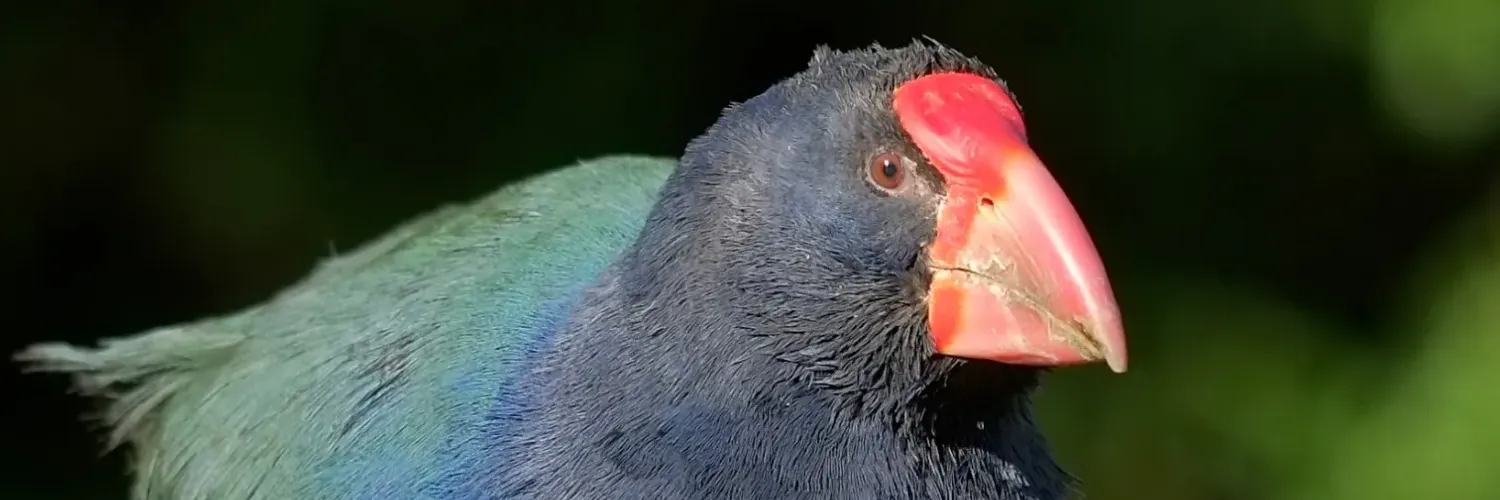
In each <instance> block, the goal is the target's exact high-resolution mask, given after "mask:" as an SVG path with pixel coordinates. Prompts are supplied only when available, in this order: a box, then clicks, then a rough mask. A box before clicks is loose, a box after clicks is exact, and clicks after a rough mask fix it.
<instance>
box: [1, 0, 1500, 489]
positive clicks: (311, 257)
mask: <svg viewBox="0 0 1500 500" xmlns="http://www.w3.org/2000/svg"><path fill="white" fill-rule="evenodd" d="M918 35H931V36H933V37H935V38H937V39H938V40H940V41H942V42H944V43H947V44H949V45H953V46H955V47H957V48H959V49H961V50H964V51H966V52H969V53H971V54H974V55H977V56H979V57H981V58H982V59H984V60H986V61H988V62H990V63H991V64H992V65H994V66H996V68H997V69H998V70H999V71H1000V72H1001V73H1002V74H1003V75H1005V76H1006V77H1007V78H1008V79H1009V82H1010V84H1011V85H1012V87H1013V89H1014V90H1016V92H1017V93H1019V94H1020V97H1021V102H1022V105H1023V106H1025V109H1026V112H1027V114H1028V116H1027V120H1028V124H1029V129H1030V135H1031V137H1032V142H1033V145H1034V146H1035V147H1036V149H1037V150H1038V151H1039V153H1040V154H1041V156H1042V158H1043V159H1044V160H1046V161H1047V162H1048V163H1049V165H1050V166H1051V167H1052V169H1053V170H1054V171H1055V173H1056V175H1057V176H1058V177H1059V179H1060V180H1061V181H1062V183H1063V184H1064V186H1065V187H1066V188H1067V189H1068V190H1069V191H1070V193H1071V194H1072V196H1073V198H1074V201H1075V203H1076V204H1077V205H1078V207H1079V209H1080V211H1081V212H1082V213H1083V215H1084V217H1085V219H1086V222H1087V223H1088V224H1089V226H1090V228H1091V230H1092V231H1093V233H1094V236H1095V240H1096V242H1097V243H1098V245H1099V247H1100V249H1101V252H1102V253H1103V254H1104V257H1105V260H1106V264H1107V265H1108V266H1109V268H1110V270H1111V273H1112V275H1113V276H1114V281H1115V287H1116V291H1117V293H1118V295H1119V298H1120V301H1121V303H1122V306H1123V307H1124V310H1125V315H1126V323H1127V327H1128V330H1129V335H1130V338H1131V353H1132V363H1131V365H1132V367H1131V371H1130V372H1129V373H1128V374H1127V375H1124V376H1114V375H1109V374H1107V373H1106V372H1105V371H1104V370H1103V369H1101V368H1097V367H1094V368H1085V369H1076V370H1062V371H1059V372H1058V373H1056V374H1054V375H1053V376H1052V377H1051V378H1050V383H1049V385H1048V386H1047V387H1046V389H1045V391H1044V393H1043V394H1042V395H1041V396H1040V397H1039V400H1040V406H1041V412H1042V414H1043V417H1044V421H1045V425H1046V427H1047V429H1048V431H1049V435H1050V436H1051V438H1052V439H1053V441H1054V442H1055V443H1056V445H1057V447H1058V450H1059V454H1060V456H1061V458H1062V459H1063V460H1064V462H1065V463H1066V464H1067V465H1068V466H1069V467H1070V468H1071V470H1072V471H1073V472H1074V473H1075V474H1076V475H1078V476H1079V477H1080V478H1082V479H1083V481H1084V483H1083V484H1082V485H1081V488H1082V490H1083V491H1084V492H1086V493H1087V495H1088V498H1092V499H1136V498H1153V499H1162V500H1176V499H1181V500H1190V499H1191V500H1199V499H1267V500H1311V499H1326V500H1341V499H1348V500H1354V499H1360V500H1370V499H1409V498H1425V497H1429V496H1432V497H1442V498H1449V499H1470V498H1472V499H1490V498H1500V476H1496V475H1494V474H1488V473H1487V469H1489V468H1490V467H1491V466H1490V464H1493V463H1496V462H1497V461H1500V398H1497V397H1495V396H1492V393H1494V392H1495V391H1496V387H1497V384H1500V310H1497V309H1495V308H1493V307H1492V306H1494V305H1496V304H1500V184H1496V182H1495V181H1496V180H1497V179H1496V175H1495V173H1496V170H1497V168H1496V167H1497V166H1500V164H1497V160H1500V147H1497V139H1500V3H1497V2H1494V1H1492V0H1265V1H1249V0H1236V1H1230V2H1226V3H1209V2H1193V1H1189V0H1151V1H1148V2H1113V1H1108V0H1083V1H1079V2H1063V3H1050V2H1018V1H1001V2H995V1H981V0H958V1H953V2H943V3H941V4H932V5H928V6H922V7H919V6H917V4H913V3H911V2H896V1H894V0H890V1H877V2H865V3H862V4H861V5H860V6H859V7H857V8H855V7H850V6H847V5H835V4H833V3H827V4H818V5H812V4H805V3H792V2H786V3H763V2H762V3H749V2H745V3H730V4H718V3H712V2H654V3H649V4H648V3H640V4H627V3H621V2H594V3H586V2H553V3H540V4H538V5H532V4H528V5H518V6H516V5H505V3H504V2H477V1H463V0H426V1H423V2H412V1H409V0H372V1H363V2H345V1H338V0H270V1H265V2H241V3H234V2H199V3H192V2H177V3H173V2H166V1H161V0H140V1H138V2H126V3H121V2H102V1H101V2H88V1H82V0H67V1H60V2H53V3H50V4H47V3H40V2H29V3H19V4H12V5H7V6H0V256H3V257H4V259H0V283H3V286H0V293H3V294H4V295H3V296H0V299H3V300H0V304H3V305H0V307H3V308H4V309H3V310H0V313H3V314H4V317H6V318H9V319H11V320H12V324H11V327H8V328H5V329H3V330H0V331H4V332H5V333H6V335H5V336H4V337H3V338H4V341H5V344H4V346H3V347H6V348H7V350H9V348H14V347H18V346H20V345H22V344H25V343H28V342H32V341H36V340H41V339H59V338H61V339H69V340H74V341H88V340H91V339H95V338H99V337H103V336H110V335H119V334H123V333H127V332H131V331H135V330H139V329H143V328H146V327H150V326H155V325H158V324H162V323H168V322H175V321H182V320H187V319H191V318H194V317H198V316H202V315H206V314H213V313H217V312H223V311H227V310H232V309H235V308H238V307H242V306H244V305H246V304H249V303H252V302H254V301H257V300H260V299H262V298H264V297H266V296H268V295H269V294H270V293H272V292H274V291H275V290H276V289H277V288H278V287H279V286H282V285H284V284H286V283H289V282H290V281H291V280H293V279H295V278H296V277H297V276H298V275H299V274H301V273H302V272H304V271H305V270H306V269H307V268H308V267H309V266H311V265H312V263H313V262H314V261H315V260H316V259H318V258H320V257H322V256H325V255H327V254H328V253H330V252H336V251H338V250H339V249H344V248H349V247H352V246H354V245H356V244H358V243H359V242H361V241H363V240H366V239H368V238H370V237H372V236H374V235H375V234H378V233H379V232H381V231H382V230H384V229H386V228H388V227H389V226H391V225H392V224H394V223H396V222H398V221H399V220H401V219H404V218H406V217H410V216H412V215H414V214H416V213H419V212H421V211H424V210H427V209H430V208H432V207H434V206H436V205H438V204H441V203H445V202H449V201H455V200H461V199H465V198H468V197H472V196H476V195H478V194H479V193H482V192H484V191H487V190H489V189H491V188H493V187H494V186H496V185H498V184H500V183H502V182H505V181H507V180H511V179H515V178H518V177H520V176H523V175H526V174H528V173H531V172H534V171H535V170H536V169H540V168H546V167H549V166H554V165H560V164H563V163H566V162H570V161H573V160H575V159H578V158H584V157H589V156H593V155H597V154H602V153H606V152H622V151H630V152H639V153H652V154H662V155H675V154H677V153H678V152H679V151H680V149H681V147H682V145H683V144H684V143H685V142H686V141H687V140H688V139H689V138H691V137H692V136H693V135H694V134H696V133H697V132H699V131H701V130H702V129H703V128H704V127H706V126H707V125H708V124H709V123H710V122H711V121H712V120H713V119H714V118H715V117H716V114H717V112H718V110H719V109H720V108H721V107H722V106H723V105H725V104H726V103H728V102H730V101H734V100H741V99H744V98H747V97H749V96H751V95H753V94H754V93H756V92H758V91H759V90H760V89H762V88H764V87H765V86H767V85H769V84H770V83H772V82H774V81H775V80H776V79H779V78H782V77H785V76H787V75H789V74H791V73H792V72H795V71H797V70H798V69H800V68H801V67H802V65H803V64H804V63H805V61H806V59H807V58H808V56H809V55H810V53H811V48H812V47H813V46H814V45H816V44H822V43H827V44H832V45H835V46H838V47H854V46H859V45H864V44H867V43H870V42H872V41H881V42H884V43H886V44H900V43H904V42H905V41H906V40H909V39H910V38H912V37H914V36H918ZM572 201H573V202H578V200H572ZM582 202H586V200H582ZM0 380H3V381H4V382H5V386H6V388H7V391H8V396H9V397H10V399H11V401H12V402H15V403H19V408H21V410H12V411H10V412H8V413H9V414H10V415H11V418H13V419H15V420H17V421H16V422H15V423H13V424H12V425H10V426H8V427H7V428H8V429H10V430H9V431H8V432H7V433H6V434H5V435H6V437H7V439H8V440H9V441H8V442H7V444H8V445H9V446H8V447H7V452H8V453H10V454H11V455H12V456H15V457H18V458H20V460H17V461H16V462H17V464H16V465H15V466H13V467H11V468H9V469H8V470H7V471H6V472H5V473H0V491H5V492H6V493H5V494H4V496H5V498H121V497H122V495H121V494H120V491H122V488H121V487H120V485H121V483H122V480H121V479H120V476H119V471H120V470H122V466H123V464H122V461H121V459H120V457H119V456H118V455H109V456H106V457H104V458H103V459H99V458H98V455H97V453H95V450H96V449H97V442H96V439H95V438H93V437H91V436H90V435H88V434H87V433H85V428H86V427H85V426H84V425H81V424H80V423H78V422H77V421H76V420H75V418H74V416H75V415H76V414H78V413H79V412H81V411H85V410H87V409H88V408H89V407H88V405H86V404H85V403H83V402H80V401H77V400H74V399H71V398H68V397H66V396H65V395H64V394H63V390H64V386H63V383H62V381H59V380H39V379H37V378H35V377H31V378H23V377H21V376H19V375H18V374H15V373H13V372H11V371H0ZM10 407H11V406H8V408H10Z"/></svg>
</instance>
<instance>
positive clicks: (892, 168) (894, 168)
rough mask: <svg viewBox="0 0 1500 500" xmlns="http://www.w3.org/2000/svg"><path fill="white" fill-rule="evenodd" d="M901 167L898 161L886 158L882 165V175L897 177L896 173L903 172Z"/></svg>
mask: <svg viewBox="0 0 1500 500" xmlns="http://www.w3.org/2000/svg"><path fill="white" fill-rule="evenodd" d="M900 169H901V166H900V165H897V164H896V162H894V161H891V160H886V161H885V163H884V164H882V165H881V166H880V175H884V176H886V177H895V176H896V174H898V173H901V171H900Z"/></svg>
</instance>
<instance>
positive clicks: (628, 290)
mask: <svg viewBox="0 0 1500 500" xmlns="http://www.w3.org/2000/svg"><path fill="white" fill-rule="evenodd" d="M935 71H967V72H972V73H976V74H980V75H983V76H986V77H989V78H995V75H994V74H993V72H992V71H991V70H989V69H988V68H986V67H985V66H983V65H982V64H980V63H979V62H977V61H975V60H973V59H970V58H967V57H965V56H963V55H961V54H959V53H957V52H955V51H953V50H950V49H947V48H944V47H941V46H937V45H935V44H925V43H915V44H913V45H910V46H908V47H904V48H900V49H884V48H880V47H878V46H877V47H873V48H870V49H867V50H857V51H850V52H835V51H830V50H827V49H820V50H818V51H817V53H816V55H815V56H814V57H813V60H812V62H811V63H810V65H809V68H808V69H807V70H805V71H803V72H802V73H800V74H798V75H796V76H794V77H792V78H790V79H788V80H785V81H783V82H781V83H779V84H777V85H776V86H774V87H772V88H771V89H769V90H767V91H766V92H765V93H763V94H761V95H759V96H757V97H755V98H753V99H750V100H748V101H746V102H744V103H742V104H740V105H737V106H731V107H730V108H729V109H727V110H726V111H725V113H724V116H723V117H722V118H721V119H720V120H719V121H718V123H716V124H715V125H714V126H713V127H711V128H710V129H709V130H708V131H707V132H705V133H704V134H703V135H702V136H700V137H699V138H697V139H696V140H694V141H693V142H692V143H691V144H690V145H689V146H688V148H687V150H686V152H685V154H684V155H683V157H682V160H681V164H680V166H679V167H678V169H677V170H676V172H675V173H674V174H673V175H672V177H671V178H670V179H669V180H668V181H667V184H666V186H665V187H664V188H663V190H662V192H661V195H660V199H659V201H658V202H657V204H656V206H655V208H654V209H653V210H652V212H651V214H650V216H649V219H648V221H647V223H646V226H645V229H644V230H643V231H642V233H641V234H640V236H639V238H638V240H637V241H636V243H635V245H634V246H633V247H632V248H631V249H629V250H628V251H627V252H626V253H625V254H624V255H623V256H622V257H621V259H620V260H619V262H617V263H616V264H615V265H614V266H613V267H612V268H611V269H610V270H609V271H608V272H607V273H605V275H603V276H602V277H601V278H600V280H599V281H598V282H597V283H595V284H594V286H593V287H592V288H590V289H589V290H588V291H587V292H585V293H584V294H583V295H582V296H581V297H580V298H579V299H578V301H577V302H576V303H575V304H574V306H573V308H572V309H571V313H570V316H569V318H568V319H567V320H566V321H564V322H563V323H562V324H561V325H560V326H559V329H558V331H557V334H556V336H555V342H554V343H553V344H552V345H550V346H549V347H547V348H546V349H545V354H544V355H543V356H542V357H540V358H539V359H538V361H537V363H536V367H535V370H534V371H533V373H532V374H531V378H530V381H529V382H528V384H527V385H526V386H524V389H523V390H522V392H521V393H517V394H512V395H511V396H507V397H511V398H513V399H514V401H513V402H514V403H515V404H512V405H508V406H507V408H509V409H508V410H507V412H506V413H505V414H504V415H502V417H504V418H501V419H500V420H498V421H497V422H496V426H497V429H501V430H500V431H498V432H499V434H498V435H497V436H496V438H497V441H496V445H495V446H496V451H495V454H496V456H495V459H494V461H493V463H490V464H488V465H487V466H486V467H484V468H483V471H482V472H481V473H480V474H481V476H482V477H480V478H479V479H478V480H479V481H484V482H487V483H488V486H489V488H488V489H489V490H490V491H491V492H493V493H494V495H495V496H497V497H500V498H527V499H532V498H535V499H554V498H555V499H565V498H566V499H572V498H580V499H604V498H610V499H636V498H639V499H651V500H667V499H684V500H686V499H692V500H700V499H730V498H734V499H766V500H772V499H774V500H781V499H790V498H829V499H845V498H847V499H870V498H899V499H914V498H965V499H987V498H993V499H1001V498H1007V499H1011V498H1014V499H1022V498H1025V499H1052V498H1058V497H1060V496H1061V495H1062V493H1063V491H1064V489H1065V487H1066V476H1065V475H1064V474H1063V473H1062V472H1061V471H1060V470H1059V469H1058V467H1057V466H1056V465H1055V464H1054V463H1053V462H1052V460H1051V459H1050V458H1049V455H1048V452H1047V449H1046V446H1045V444H1044V442H1043V440H1042V438H1041V437H1040V435H1039V433H1038V432H1037V430H1036V429H1035V428H1034V426H1033V425H1032V423H1031V416H1030V411H1029V405H1028V403H1027V395H1028V393H1029V391H1030V389H1031V388H1032V387H1033V386H1034V385H1035V383H1036V378H1037V370H1035V369H1031V368H1022V367H1014V366H1005V365H1000V364H996V363H989V362H964V361H958V360H953V359H947V358H941V357H935V356H933V350H932V347H931V345H930V341H929V340H928V338H927V333H926V324H927V323H926V305H925V302H924V301H925V297H924V294H925V289H926V281H927V279H928V271H927V270H926V269H925V268H924V264H923V259H921V258H920V256H921V254H922V251H923V249H924V246H925V245H926V244H927V242H928V241H930V240H931V238H932V236H933V232H934V227H935V214H936V206H937V205H936V204H937V202H938V200H940V198H941V195H942V192H943V189H944V186H943V183H942V179H941V178H940V177H939V176H938V175H936V173H935V172H934V171H933V170H932V168H931V167H930V166H929V165H927V164H926V163H925V162H924V161H922V160H921V158H922V155H921V154H920V153H919V152H918V151H917V149H916V148H915V147H914V146H913V145H912V144H911V142H910V140H909V138H908V137H906V135H905V134H904V133H903V132H902V131H901V129H900V127H899V126H898V124H897V122H896V119H895V117H894V115H893V112H892V110H891V104H890V102H891V91H892V90H893V89H894V88H895V87H896V86H897V85H899V84H900V83H902V82H904V81H907V80H909V79H912V78H915V77H918V76H922V75H925V74H928V73H931V72H935ZM881 153H896V154H900V155H903V156H905V157H906V158H910V159H913V160H914V164H913V165H912V167H913V168H912V175H913V176H914V180H915V182H913V183H912V184H913V185H914V187H913V188H912V191H910V192H909V193H907V194H905V195H902V196H892V195H890V194H889V193H882V192H880V190H878V189H876V188H874V187H873V186H871V185H870V184H869V183H868V182H867V179H866V165H867V164H868V163H869V162H870V160H871V158H872V157H874V156H875V155H878V154H881ZM516 408H521V410H516Z"/></svg>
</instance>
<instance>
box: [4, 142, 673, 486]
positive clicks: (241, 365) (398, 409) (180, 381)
mask: <svg viewBox="0 0 1500 500" xmlns="http://www.w3.org/2000/svg"><path fill="white" fill-rule="evenodd" d="M674 165H675V162H674V161H672V160H666V159H658V158H648V157H633V156H614V157H605V158H600V159H596V160H592V161H588V162H583V163H579V164H577V165H573V166H569V167H566V168H562V169H558V170H554V171H551V172H548V173H545V174H541V175H539V176H535V177H532V178H529V179H526V180H523V181H520V182H517V183H515V184H511V185H508V186H505V187H503V188H501V189H499V190H497V191H495V192H494V193H492V194H490V195H488V196H486V197H484V198H482V199H480V200H478V201H476V202H474V203H472V204H469V205H467V206H463V207H448V208H443V209H440V210H437V211H436V212H434V213H431V214H428V215H425V216H422V217H419V218H417V219H415V220H413V221H410V222H408V223H406V224H404V225H402V226H400V227H398V228H396V229H395V230H393V231H392V232H390V233H389V234H387V235H385V236H383V237H381V238H379V239H378V240H376V241H373V242H371V243H368V244H366V245H364V246H363V247H361V248H359V249H357V250H356V251H354V252H352V253H350V254H348V255H344V256H340V257H335V258H332V259H329V260H327V261H325V262H323V263H320V264H319V265H318V266H317V268H316V269H315V270H313V271H312V272H311V273H310V274H309V275H308V276H307V277H305V278H304V279H302V281H300V282H299V283H296V284H294V285H292V286H290V287H289V288H287V289H285V290H283V291H281V292H280V293H278V294H277V295H276V296H274V297H272V298H270V299H269V300H267V301H265V302H263V303H261V304H257V305H254V306H252V307H249V308H246V309H244V310H242V311H239V312H236V313H234V314H229V315H226V316H223V317H217V318H208V319H203V320H199V321H194V322H189V323H185V324H180V325H175V326H169V327H165V328H160V329H156V330H152V331H148V332H145V333H142V334H140V335H137V336H131V337H125V338H119V339H111V340H106V341H104V342H103V343H102V345H101V346H100V347H98V348H85V347H77V346H69V345H62V344H46V345H38V346H34V347H32V348H30V349H28V350H26V351H24V352H22V353H21V354H20V355H19V356H18V359H20V360H21V361H23V362H25V363H28V364H29V365H30V367H31V368H32V369H35V370H39V371H50V372H62V373H69V374H72V375H74V377H75V380H76V383H77V385H78V387H79V388H80V389H81V390H82V391H83V392H85V393H87V394H93V395H100V396H105V397H107V398H108V399H109V401H110V403H109V405H108V406H107V408H106V411H105V413H104V417H105V423H106V424H107V425H108V426H109V429H110V434H109V445H110V446H116V445H120V444H128V445H129V446H130V447H131V448H132V454H131V456H132V459H133V460H132V463H133V467H134V475H135V479H134V486H133V492H132V496H133V497H134V498H136V499H140V500H148V499H151V500H154V499H165V498H171V499H182V500H196V499H262V498H264V499H278V500H282V499H292V498H321V499H355V498H403V499H415V498H435V497H437V496H439V495H441V496H443V497H445V498H446V497H449V496H451V495H457V493H450V494H440V493H435V491H438V490H435V489H432V488H425V487H424V485H432V484H434V482H438V481H442V480H443V478H442V476H443V475H444V474H445V472H447V471H445V470H444V469H445V465H444V464H451V463H453V462H454V461H464V460H468V461H473V460H477V458H476V457H473V456H468V455H473V454H475V453H479V452H481V451H482V450H480V449H479V448H478V447H476V446H475V445H473V443H476V442H478V441H479V440H481V434H482V433H483V432H484V429H482V427H481V423H482V420H483V418H484V417H485V415H486V414H487V413H488V412H491V411H493V408H492V404H493V401H492V400H493V395H494V394H495V393H496V391H497V390H499V389H501V388H503V387H504V386H505V385H506V384H507V383H508V382H510V381H512V380H513V379H514V376H515V375H516V373H517V371H518V370H517V367H518V363H519V362H521V361H524V360H525V359H526V357H527V355H528V354H529V351H528V347H527V346H528V345H530V343H531V342H532V341H533V340H534V338H533V337H536V336H538V335H546V334H547V330H548V329H549V328H548V325H550V324H551V322H552V321H553V320H554V319H555V318H553V317H551V316H554V315H556V314H560V312H559V310H558V308H550V309H549V308H548V306H547V305H548V304H554V303H562V302H566V301H567V300H568V299H569V297H570V296H572V295H573V294H576V293H578V291H580V290H581V289H582V287H584V286H586V285H587V283H588V282H589V281H590V280H592V279H593V278H594V277H595V276H596V275H598V274H599V273H600V272H601V270H602V269H603V268H604V267H606V266H607V265H608V264H609V263H610V262H611V261H612V260H613V259H614V258H615V257H616V255H617V254H618V253H619V252H620V251H621V250H623V249H624V248H625V247H626V246H627V245H628V244H629V243H630V241H631V240H632V239H633V238H634V237H635V236H636V233H637V232H638V231H639V230H640V227H641V225H642V223H643V222H644V219H645V216H646V214H647V212H648V211H649V210H650V207H651V204H652V203H653V202H654V201H655V197H656V193H657V190H658V189H659V188H660V186H661V185H662V183H663V182H664V181H665V180H666V177H667V175H668V174H670V172H671V170H672V168H673V167H674Z"/></svg>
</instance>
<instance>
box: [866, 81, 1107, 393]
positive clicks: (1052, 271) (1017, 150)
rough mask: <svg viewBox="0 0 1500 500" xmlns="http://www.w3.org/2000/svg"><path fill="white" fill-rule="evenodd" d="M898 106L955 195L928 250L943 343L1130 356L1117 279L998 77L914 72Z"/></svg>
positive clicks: (1073, 356) (1012, 359)
mask: <svg viewBox="0 0 1500 500" xmlns="http://www.w3.org/2000/svg"><path fill="white" fill-rule="evenodd" d="M894 106H895V111H896V115H897V118H898V119H899V120H900V122H901V126H902V127H903V128H904V129H905V130H906V132H907V134H908V135H909V136H910V137H911V139H912V142H913V143H915V144H916V146H917V147H918V148H919V149H921V150H922V153H923V154H924V155H926V156H927V159H928V160H929V161H930V162H931V163H932V165H933V166H934V167H936V168H937V170H938V171H939V172H940V173H941V174H942V176H943V179H944V181H945V182H946V184H947V189H948V191H947V198H946V199H945V200H944V202H943V204H942V207H941V208H940V211H939V213H938V227H937V234H936V237H935V239H934V241H933V242H932V245H931V247H930V248H929V249H928V264H929V267H930V268H931V269H932V270H933V275H932V284H931V285H930V288H929V290H928V322H929V327H930V330H931V334H932V340H933V342H934V344H935V347H936V349H937V352H938V353H940V354H944V355H948V356H956V357H965V358H976V359H989V360H995V361H999V362H1003V363H1010V364H1021V365H1048V366H1060V365H1070V364H1078V363H1087V362H1094V361H1100V360H1104V361H1107V362H1108V364H1109V367H1110V368H1111V369H1112V370H1114V371H1115V372H1124V371H1125V366H1126V354H1125V333H1124V328H1123V327H1122V325H1121V322H1120V311H1119V307H1118V306H1117V305H1116V304H1115V298H1114V293H1113V292H1112V291H1111V290H1110V284H1109V278H1108V277H1107V276H1106V275H1105V272H1104V265H1103V263H1102V262H1101V260H1100V258H1099V253H1098V250H1096V249H1095V248H1094V244H1093V242H1092V241H1091V240H1090V238H1089V235H1088V231H1087V230H1086V229H1084V226H1083V221H1082V220H1081V219H1080V218H1079V217H1078V213H1077V211H1075V210H1074V208H1073V204H1072V203H1071V202H1069V200H1068V197H1067V195H1065V194H1064V193H1063V191H1062V188H1061V187H1060V186H1058V184H1057V181H1056V180H1054V179H1053V178H1052V175H1051V174H1050V173H1049V172H1048V171H1047V168H1046V167H1045V166H1043V165H1042V163H1041V161H1040V160H1038V159H1037V157H1036V154H1035V153H1033V152H1032V151H1031V148H1030V146H1028V145H1027V143H1026V132H1025V125H1024V124H1023V123H1022V121H1021V116H1020V112H1019V110H1018V109H1017V108H1016V105H1015V103H1014V102H1013V101H1012V100H1011V99H1010V97H1009V95H1008V94H1007V93H1006V92H1005V91H1004V90H1003V89H1001V88H1000V86H999V84H997V83H996V82H994V81H992V80H990V79H988V78H984V77H981V76H978V75H973V74H968V73H938V74H932V75H928V76H924V77H920V78H917V79H914V80H911V81H909V82H907V83H905V84H903V85H901V86H900V87H899V88H897V89H896V92H895V102H894Z"/></svg>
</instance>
